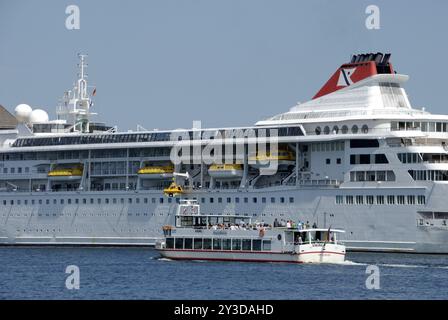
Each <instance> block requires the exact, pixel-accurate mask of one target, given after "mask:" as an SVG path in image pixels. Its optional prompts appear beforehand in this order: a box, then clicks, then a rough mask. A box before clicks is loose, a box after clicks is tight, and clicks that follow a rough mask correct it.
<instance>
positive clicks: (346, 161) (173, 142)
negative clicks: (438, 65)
mask: <svg viewBox="0 0 448 320" xmlns="http://www.w3.org/2000/svg"><path fill="white" fill-rule="evenodd" d="M390 57H391V55H390V54H382V53H365V54H356V55H352V56H351V59H350V60H349V61H348V62H346V63H344V64H342V65H341V66H340V67H339V68H338V69H337V70H336V71H335V73H334V74H333V75H331V77H330V78H329V80H328V81H327V82H326V83H325V84H324V85H323V86H322V88H321V89H320V90H318V91H317V93H316V94H315V95H314V97H313V98H312V99H311V100H309V101H307V102H304V103H300V104H297V105H295V106H293V107H292V108H290V109H289V111H287V112H284V113H280V114H277V115H273V116H272V117H271V118H269V119H264V120H261V121H258V122H256V123H255V124H254V125H250V126H247V127H238V128H207V129H204V128H201V126H200V125H199V124H198V122H195V123H193V126H192V128H191V129H176V130H171V131H162V130H152V131H151V130H146V129H144V128H142V127H138V129H137V130H135V131H128V132H119V131H118V129H117V127H114V126H108V125H106V124H104V123H101V122H95V121H93V119H96V115H95V114H94V113H92V112H91V110H92V108H94V106H93V98H94V95H95V91H96V89H93V88H92V87H90V86H88V84H87V75H86V67H87V64H86V56H85V55H80V56H79V58H80V63H79V75H78V79H77V80H76V82H75V85H74V87H73V89H72V90H70V91H67V92H66V93H65V94H64V95H63V98H62V99H61V101H60V104H59V105H58V107H57V109H56V119H55V120H50V119H49V116H48V114H47V112H46V111H44V110H42V109H34V110H33V109H32V108H31V107H30V106H29V105H26V104H20V105H18V106H17V107H16V108H15V110H14V111H13V112H11V113H10V112H8V111H7V109H6V108H3V107H0V244H2V245H56V246H59V245H89V246H93V245H98V246H106V245H112V246H115V245H117V246H119V245H130V246H147V245H149V246H151V245H154V244H155V243H156V240H157V239H159V238H160V237H162V232H161V230H162V227H163V226H164V225H169V224H173V221H174V216H175V214H176V208H177V207H178V205H179V203H180V200H186V199H187V200H188V199H195V200H196V201H198V203H199V204H200V205H201V211H202V212H204V213H206V214H208V215H215V216H216V215H222V216H224V218H223V219H224V220H223V221H224V222H225V221H226V218H225V216H226V215H227V216H229V217H230V216H232V217H235V216H241V217H251V219H252V221H259V222H263V223H268V224H272V223H274V221H275V220H277V221H282V220H283V221H288V220H292V221H302V222H303V223H308V224H310V225H311V224H313V225H316V226H317V227H318V228H330V227H331V228H338V229H344V230H346V233H345V234H344V239H341V240H343V241H344V243H345V245H346V247H347V250H349V251H350V250H351V251H381V252H411V253H412V252H415V253H448V226H447V220H448V204H447V202H448V197H447V196H448V146H447V141H448V116H446V115H435V114H431V113H429V112H428V111H425V109H424V108H416V107H413V106H411V103H410V101H409V99H408V96H407V94H406V92H405V90H404V88H403V85H404V84H405V82H406V81H407V80H408V76H407V75H404V74H399V73H397V72H396V71H395V70H394V68H393V66H392V64H391V62H390ZM276 113H277V112H275V111H273V114H276Z"/></svg>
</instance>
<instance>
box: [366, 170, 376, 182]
mask: <svg viewBox="0 0 448 320" xmlns="http://www.w3.org/2000/svg"><path fill="white" fill-rule="evenodd" d="M366 178H367V181H375V171H367V172H366Z"/></svg>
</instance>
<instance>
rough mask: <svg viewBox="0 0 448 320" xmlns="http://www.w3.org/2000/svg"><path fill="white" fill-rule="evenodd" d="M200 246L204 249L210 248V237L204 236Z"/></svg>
mask: <svg viewBox="0 0 448 320" xmlns="http://www.w3.org/2000/svg"><path fill="white" fill-rule="evenodd" d="M202 248H203V249H204V250H210V249H211V248H212V239H210V238H205V239H204V242H203V246H202Z"/></svg>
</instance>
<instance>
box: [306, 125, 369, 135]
mask: <svg viewBox="0 0 448 320" xmlns="http://www.w3.org/2000/svg"><path fill="white" fill-rule="evenodd" d="M350 131H351V133H353V134H357V133H358V131H360V129H359V127H358V126H357V125H356V124H354V125H353V126H352V127H351V130H350ZM323 132H324V134H330V133H331V134H338V133H342V134H347V133H348V127H347V126H346V125H343V126H342V127H341V128H340V129H339V127H338V126H333V128H332V129H330V127H329V126H325V127H324V129H323ZM314 133H315V134H316V135H320V134H321V133H322V128H321V127H319V126H318V127H316V129H314ZM361 133H369V127H368V126H367V125H366V124H364V125H362V127H361Z"/></svg>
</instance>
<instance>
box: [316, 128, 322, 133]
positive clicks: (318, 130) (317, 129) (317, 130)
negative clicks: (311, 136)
mask: <svg viewBox="0 0 448 320" xmlns="http://www.w3.org/2000/svg"><path fill="white" fill-rule="evenodd" d="M315 132H316V134H317V135H320V133H321V132H322V129H321V128H320V127H316V129H315Z"/></svg>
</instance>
